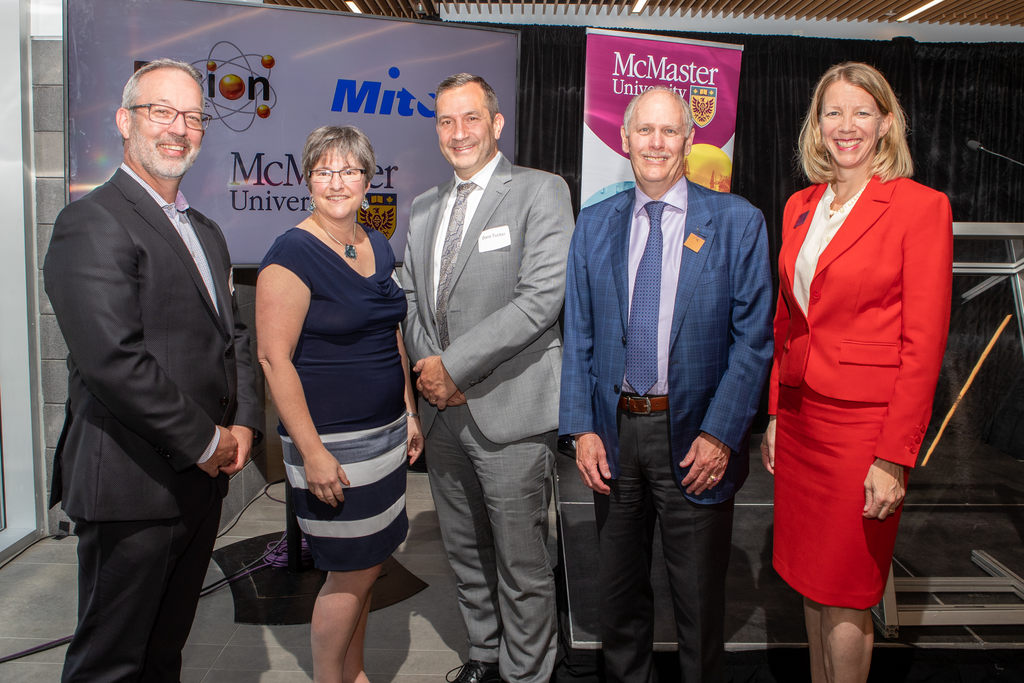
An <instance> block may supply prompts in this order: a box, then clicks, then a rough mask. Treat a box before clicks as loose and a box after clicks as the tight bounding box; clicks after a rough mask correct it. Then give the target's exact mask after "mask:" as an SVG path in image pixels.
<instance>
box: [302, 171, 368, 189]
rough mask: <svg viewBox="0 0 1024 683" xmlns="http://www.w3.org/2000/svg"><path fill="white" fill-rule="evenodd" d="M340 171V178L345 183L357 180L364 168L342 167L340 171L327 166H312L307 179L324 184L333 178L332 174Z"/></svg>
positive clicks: (361, 175)
mask: <svg viewBox="0 0 1024 683" xmlns="http://www.w3.org/2000/svg"><path fill="white" fill-rule="evenodd" d="M335 173H340V174H341V180H342V182H345V183H355V182H358V181H359V180H360V179H361V178H362V177H363V174H364V173H366V169H365V168H343V169H341V170H340V171H332V170H331V169H329V168H314V169H313V170H312V171H310V172H309V181H310V182H311V183H316V184H317V185H326V184H327V183H329V182H331V180H333V179H334V174H335Z"/></svg>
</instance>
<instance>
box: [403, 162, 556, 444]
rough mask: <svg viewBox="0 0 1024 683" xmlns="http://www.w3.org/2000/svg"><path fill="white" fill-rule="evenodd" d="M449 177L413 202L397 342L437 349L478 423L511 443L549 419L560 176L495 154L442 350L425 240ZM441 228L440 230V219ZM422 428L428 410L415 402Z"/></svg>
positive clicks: (416, 349) (427, 351) (458, 270)
mask: <svg viewBox="0 0 1024 683" xmlns="http://www.w3.org/2000/svg"><path fill="white" fill-rule="evenodd" d="M454 185H455V178H454V177H453V178H451V179H450V180H449V181H448V182H446V183H443V184H442V185H439V186H437V187H436V188H434V189H432V190H430V191H428V192H425V193H424V194H422V195H420V196H419V197H417V198H416V199H415V200H413V203H412V210H411V211H410V214H409V236H408V242H407V245H406V251H405V264H404V267H403V273H402V279H403V282H404V287H405V292H406V296H407V298H408V301H409V314H408V317H407V318H406V320H405V325H404V334H405V344H406V348H407V350H408V352H409V358H410V360H411V361H412V362H413V363H415V362H416V361H417V360H419V359H421V358H425V357H427V356H436V355H440V356H441V360H442V362H443V363H444V366H445V368H446V369H447V370H448V374H450V375H451V377H452V380H454V382H455V385H456V386H457V387H458V388H459V389H461V390H462V391H463V392H464V393H465V394H466V399H467V402H468V406H469V410H470V413H471V414H472V416H473V420H474V421H475V422H476V424H477V426H478V427H479V428H480V431H482V432H483V433H484V436H486V437H487V438H488V439H490V440H491V441H493V442H495V443H510V442H512V441H517V440H519V439H523V438H526V437H528V436H532V435H534V434H541V433H544V432H549V431H552V430H554V429H556V428H557V427H558V391H559V381H560V374H561V364H562V340H561V334H560V332H559V330H558V314H559V312H560V311H561V308H562V301H563V299H564V296H565V266H566V257H567V254H568V251H569V241H570V239H571V238H572V231H573V226H574V221H573V216H572V205H571V203H570V200H569V188H568V186H567V185H566V184H565V181H564V180H562V178H560V177H559V176H556V175H552V174H550V173H544V172H543V171H536V170H533V169H528V168H521V167H519V166H513V165H512V164H511V163H509V161H508V160H507V159H505V158H504V157H502V158H501V160H500V161H499V162H498V166H497V168H496V169H495V171H494V175H493V176H491V181H490V183H488V185H487V187H486V188H484V195H483V198H482V199H481V200H480V205H479V207H478V208H477V210H476V213H475V214H474V215H473V220H472V221H471V222H470V224H469V226H468V227H467V228H466V229H465V231H464V235H463V238H462V248H461V250H460V251H459V257H458V260H457V261H456V263H455V270H454V272H453V273H452V286H451V294H450V296H449V300H448V331H449V338H450V340H451V345H450V346H449V347H448V348H447V349H446V350H445V351H444V352H442V351H441V346H440V342H439V341H438V336H437V326H436V322H435V316H434V307H435V303H436V296H435V292H434V272H433V271H434V265H433V260H434V259H433V254H434V241H435V239H436V237H437V232H438V230H439V229H441V226H440V222H441V217H442V214H443V213H444V208H445V203H446V201H447V199H448V196H449V193H450V192H451V190H452V188H453V187H454ZM501 226H508V229H509V235H510V237H511V244H510V245H508V246H505V247H502V248H500V249H494V250H489V251H483V252H481V251H480V246H479V239H480V235H481V233H483V231H484V230H487V229H490V228H497V227H501ZM444 229H447V226H445V228H444ZM420 413H421V415H422V417H423V430H424V433H425V434H426V433H429V431H430V427H431V425H432V424H433V420H434V417H435V416H436V415H437V409H436V408H435V407H434V406H432V405H430V404H429V403H427V402H426V401H424V400H422V399H421V400H420Z"/></svg>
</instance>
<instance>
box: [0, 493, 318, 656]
mask: <svg viewBox="0 0 1024 683" xmlns="http://www.w3.org/2000/svg"><path fill="white" fill-rule="evenodd" d="M283 481H284V479H278V480H277V481H272V482H270V483H269V484H267V485H266V486H264V487H263V491H262V492H261V493H260V495H258V496H256V497H255V498H253V499H252V500H250V501H249V502H248V503H246V505H245V507H243V508H242V510H241V511H240V512H239V513H238V515H237V516H236V517H235V519H234V520H232V522H231V524H230V526H228V528H226V529H225V530H224V531H222V532H220V533H219V534H217V538H220V537H221V536H224V535H225V534H226V533H227V532H229V531H231V529H232V528H233V527H234V526H235V525H236V524H238V520H240V519H241V518H242V515H243V514H244V513H245V511H246V510H247V509H248V508H249V506H250V505H252V504H253V503H255V502H256V501H257V500H259V499H260V498H261V497H263V496H266V497H267V498H270V499H271V500H273V501H275V502H277V503H282V504H283V503H284V501H283V500H279V499H277V498H274V497H273V496H271V495H270V494H269V493H267V492H268V491H269V490H270V487H271V486H274V485H275V484H280V483H281V482H283ZM65 536H66V534H65ZM55 537H57V535H49V536H43V537H41V538H38V539H36V540H35V541H33V542H32V543H30V544H28V545H27V546H25V547H24V548H22V549H21V550H20V551H18V552H17V553H15V554H14V555H13V556H11V557H10V558H8V559H7V561H6V562H4V563H3V564H0V569H3V568H4V567H6V566H7V565H9V564H10V563H11V562H13V561H14V560H15V559H17V558H18V556H19V555H21V554H22V553H24V552H25V551H26V550H28V549H29V548H31V547H32V546H34V545H35V544H36V543H39V542H40V541H45V540H46V539H48V538H55ZM63 537H64V536H61V538H63ZM287 538H288V534H287V532H285V533H283V534H281V538H280V540H278V541H277V542H276V543H268V544H267V551H266V552H265V553H263V555H261V556H260V557H259V558H257V559H256V560H253V561H252V562H250V563H249V564H247V565H245V566H244V567H242V568H241V569H240V570H238V571H237V572H235V573H234V574H232V575H231V576H226V577H224V578H222V579H218V580H217V581H214V582H213V583H211V584H210V585H209V586H205V587H203V589H202V590H201V591H200V592H199V597H200V598H204V597H206V596H207V595H210V594H211V593H215V592H217V591H218V590H220V589H221V588H223V587H224V586H227V585H228V584H230V583H232V582H234V581H237V580H238V579H241V578H243V577H245V576H248V575H249V574H252V573H253V572H255V571H257V570H259V569H262V568H263V567H287V566H288V550H287V548H284V549H282V546H284V545H285V541H286V540H287ZM301 559H302V566H303V568H306V567H310V566H312V565H313V556H312V554H311V553H310V552H309V548H308V547H307V546H306V539H305V538H303V539H302V551H301ZM257 565H258V566H257ZM72 638H73V636H65V637H63V638H58V639H57V640H51V641H50V642H48V643H43V644H42V645H36V646H35V647H31V648H29V649H27V650H22V651H21V652H15V653H14V654H10V655H6V656H4V657H0V664H4V663H6V662H13V661H14V660H16V659H21V658H22V657H28V656H29V655H34V654H36V653H38V652H45V651H46V650H50V649H53V648H55V647H60V646H61V645H64V644H65V643H70V642H71V639H72Z"/></svg>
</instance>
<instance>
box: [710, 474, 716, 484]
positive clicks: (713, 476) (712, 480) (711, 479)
mask: <svg viewBox="0 0 1024 683" xmlns="http://www.w3.org/2000/svg"><path fill="white" fill-rule="evenodd" d="M708 481H709V482H710V483H712V484H714V483H715V482H716V481H718V477H716V476H715V475H713V474H712V475H711V476H710V477H708Z"/></svg>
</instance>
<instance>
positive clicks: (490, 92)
mask: <svg viewBox="0 0 1024 683" xmlns="http://www.w3.org/2000/svg"><path fill="white" fill-rule="evenodd" d="M470 83H476V84H477V85H479V86H480V88H481V89H482V90H483V91H484V98H485V100H486V101H487V113H489V114H490V115H491V121H493V120H494V117H495V116H497V115H498V113H499V111H498V95H497V93H495V92H494V88H492V87H491V86H490V85H488V83H487V81H485V80H484V77H483V76H474V75H473V74H467V73H461V74H455V75H453V76H449V77H448V78H446V79H444V80H443V81H441V82H440V83H439V84H438V85H437V90H435V91H434V102H435V103H436V102H437V100H439V99H440V98H441V93H443V92H446V91H448V90H454V89H455V88H461V87H462V86H464V85H469V84H470Z"/></svg>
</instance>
